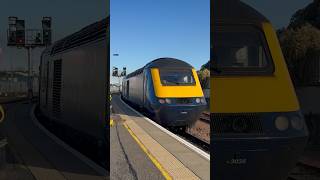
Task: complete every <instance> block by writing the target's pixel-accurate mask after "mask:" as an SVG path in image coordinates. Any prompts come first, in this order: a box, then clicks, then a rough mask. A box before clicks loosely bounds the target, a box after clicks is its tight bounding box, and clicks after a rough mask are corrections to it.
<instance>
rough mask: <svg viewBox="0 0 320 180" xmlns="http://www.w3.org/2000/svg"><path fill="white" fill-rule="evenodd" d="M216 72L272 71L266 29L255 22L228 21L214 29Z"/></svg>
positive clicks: (267, 73)
mask: <svg viewBox="0 0 320 180" xmlns="http://www.w3.org/2000/svg"><path fill="white" fill-rule="evenodd" d="M214 37H215V39H214V40H215V42H214V48H215V52H214V53H215V54H214V59H213V61H215V62H214V63H215V65H216V66H217V68H218V69H219V70H221V73H219V74H217V75H226V74H231V75H250V74H253V75H258V74H263V75H269V74H272V73H273V71H274V65H273V61H272V58H271V55H270V51H269V48H268V45H267V42H266V39H265V37H264V34H263V32H262V31H261V30H260V29H259V28H256V27H255V26H252V25H242V26H240V25H238V26H231V25H225V26H221V27H220V28H219V29H217V32H216V33H215V36H214Z"/></svg>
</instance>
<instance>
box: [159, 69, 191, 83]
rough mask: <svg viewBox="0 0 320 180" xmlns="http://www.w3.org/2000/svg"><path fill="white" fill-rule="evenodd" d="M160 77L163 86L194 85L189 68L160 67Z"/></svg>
mask: <svg viewBox="0 0 320 180" xmlns="http://www.w3.org/2000/svg"><path fill="white" fill-rule="evenodd" d="M160 79H161V84H162V85H164V86H179V85H182V86H187V85H195V80H194V77H193V74H192V71H191V70H190V69H161V70H160Z"/></svg>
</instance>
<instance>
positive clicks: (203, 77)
mask: <svg viewBox="0 0 320 180" xmlns="http://www.w3.org/2000/svg"><path fill="white" fill-rule="evenodd" d="M198 76H199V81H200V83H201V87H202V88H203V89H208V88H210V70H208V69H207V68H201V70H200V71H198Z"/></svg>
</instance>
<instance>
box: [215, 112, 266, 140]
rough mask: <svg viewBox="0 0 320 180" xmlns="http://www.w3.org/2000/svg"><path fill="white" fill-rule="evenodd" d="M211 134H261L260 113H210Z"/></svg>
mask: <svg viewBox="0 0 320 180" xmlns="http://www.w3.org/2000/svg"><path fill="white" fill-rule="evenodd" d="M211 121H212V133H213V134H220V135H222V134H263V128H262V122H261V115H260V114H257V113H236V114H220V113H211Z"/></svg>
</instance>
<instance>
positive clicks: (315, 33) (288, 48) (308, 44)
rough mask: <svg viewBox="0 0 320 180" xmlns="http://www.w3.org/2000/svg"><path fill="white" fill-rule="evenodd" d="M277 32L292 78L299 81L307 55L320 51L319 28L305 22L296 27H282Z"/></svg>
mask: <svg viewBox="0 0 320 180" xmlns="http://www.w3.org/2000/svg"><path fill="white" fill-rule="evenodd" d="M278 33H279V40H280V43H281V47H282V51H283V54H284V57H285V59H286V61H287V64H288V67H289V71H290V74H291V76H292V79H293V80H294V81H295V82H296V83H300V82H301V81H302V79H303V68H304V64H306V63H307V61H308V57H310V55H313V54H315V53H318V52H320V30H319V29H317V28H316V27H314V26H312V25H311V24H309V23H305V24H304V25H300V26H299V27H297V28H287V29H282V30H280V31H278ZM319 55H320V54H319Z"/></svg>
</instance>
